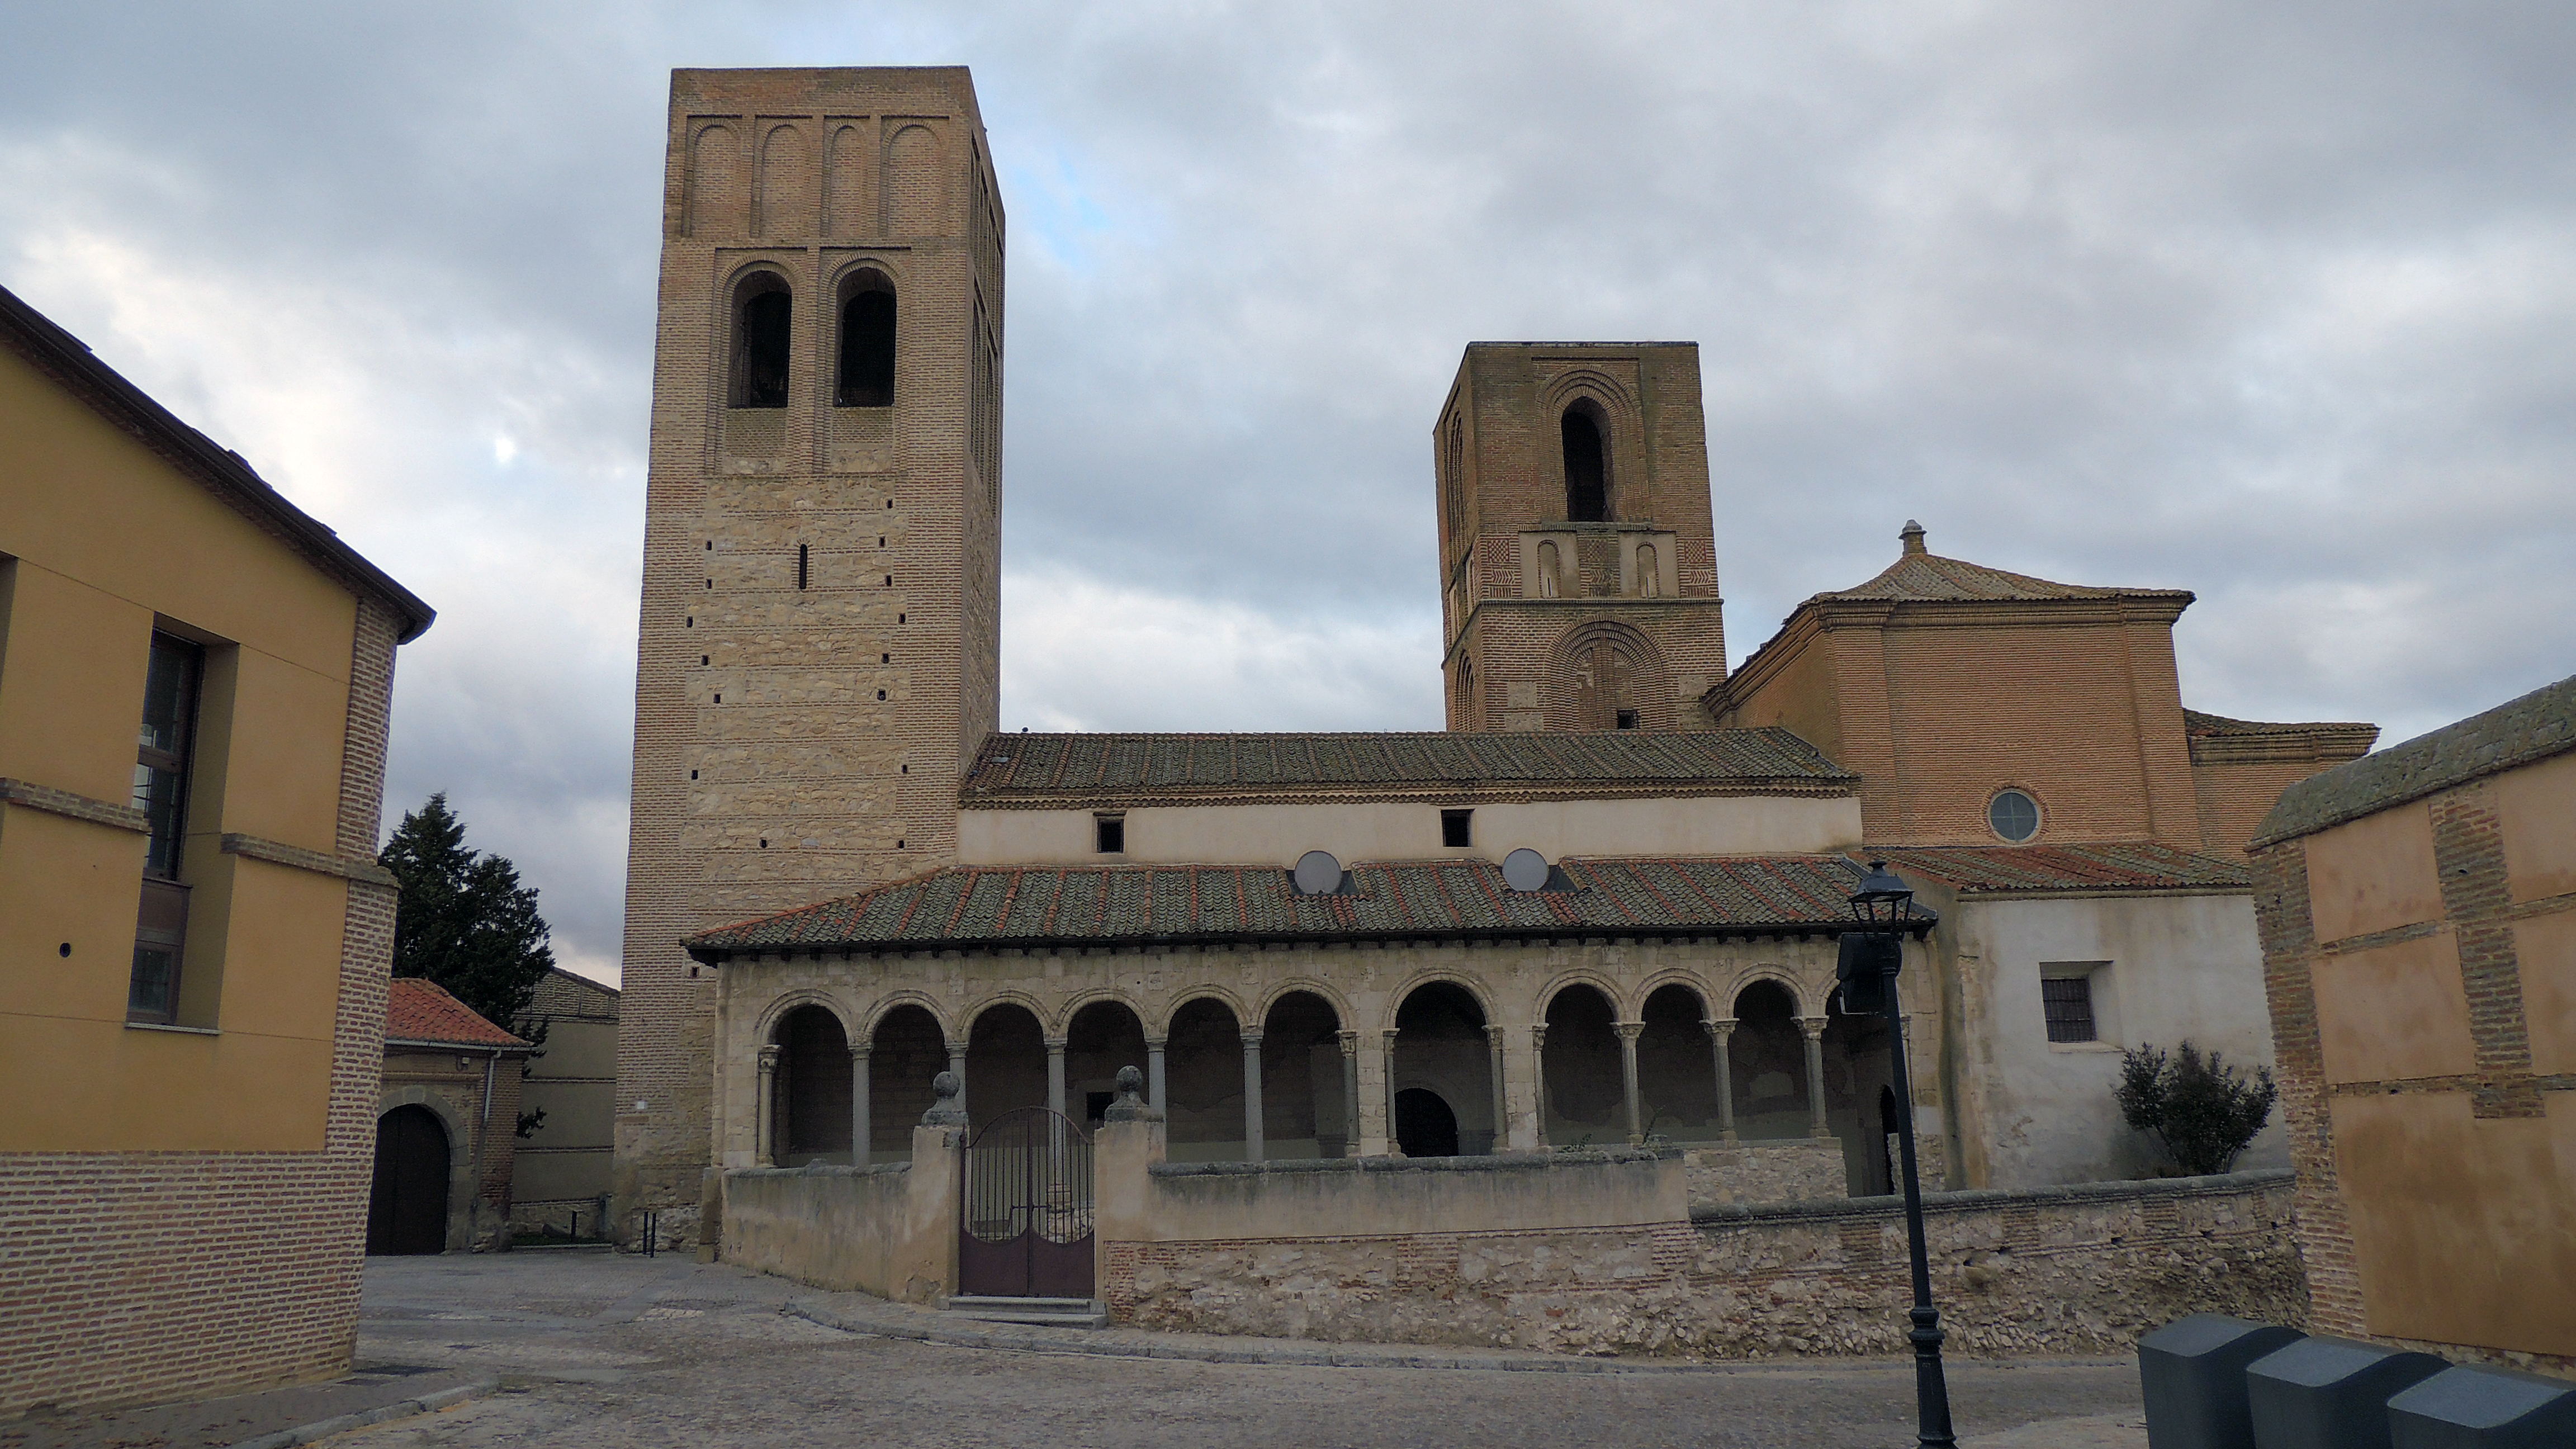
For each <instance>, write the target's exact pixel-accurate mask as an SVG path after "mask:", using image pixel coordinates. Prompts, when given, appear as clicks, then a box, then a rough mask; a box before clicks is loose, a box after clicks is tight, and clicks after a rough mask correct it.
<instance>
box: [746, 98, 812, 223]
mask: <svg viewBox="0 0 2576 1449" xmlns="http://www.w3.org/2000/svg"><path fill="white" fill-rule="evenodd" d="M811 175H812V170H811V168H810V167H808V166H807V165H806V158H805V133H804V132H803V131H802V130H800V129H798V128H797V127H796V126H795V125H793V124H792V123H791V124H784V125H776V126H772V127H770V128H769V130H768V132H767V133H766V134H764V135H763V136H762V137H761V138H760V200H759V210H760V234H761V235H762V236H802V235H804V234H805V232H806V231H807V230H808V229H810V228H811V227H812V225H813V221H814V195H813V188H812V186H811V185H810V183H809V178H810V177H811Z"/></svg>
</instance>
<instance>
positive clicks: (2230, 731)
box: [2182, 709, 2379, 737]
mask: <svg viewBox="0 0 2576 1449" xmlns="http://www.w3.org/2000/svg"><path fill="white" fill-rule="evenodd" d="M2182 727H2183V733H2184V734H2187V735H2200V736H2204V737H2206V736H2211V735H2304V734H2314V733H2316V732H2317V731H2319V730H2332V731H2336V732H2339V733H2340V732H2344V731H2350V730H2368V731H2370V732H2371V733H2372V734H2374V735H2375V734H2377V733H2378V732H2379V726H2377V725H2374V724H2363V723H2359V722H2356V721H2351V720H2310V721H2307V722H2305V723H2299V724H2281V723H2272V722H2269V721H2265V720H2252V719H2230V718H2228V717H2227V716H2226V715H2223V714H2210V713H2208V712H2207V711H2205V710H2197V709H2186V710H2184V711H2183V712H2182Z"/></svg>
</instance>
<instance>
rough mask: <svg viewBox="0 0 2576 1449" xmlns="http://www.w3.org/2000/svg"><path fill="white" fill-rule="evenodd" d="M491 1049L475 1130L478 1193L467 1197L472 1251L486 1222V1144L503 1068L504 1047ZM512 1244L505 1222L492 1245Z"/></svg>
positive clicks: (497, 1248) (498, 1249)
mask: <svg viewBox="0 0 2576 1449" xmlns="http://www.w3.org/2000/svg"><path fill="white" fill-rule="evenodd" d="M491 1052H492V1054H491V1055H490V1056H489V1057H486V1058H484V1061H483V1121H482V1123H481V1125H480V1126H478V1127H476V1128H475V1129H474V1186H473V1188H472V1189H471V1191H472V1192H473V1194H474V1195H473V1196H472V1197H471V1198H469V1199H467V1201H468V1202H470V1203H471V1204H472V1205H473V1207H472V1210H471V1212H470V1214H469V1220H470V1225H469V1228H468V1231H467V1237H466V1243H465V1250H466V1251H467V1252H469V1253H470V1252H472V1251H474V1242H473V1236H472V1233H473V1228H474V1227H477V1226H479V1225H480V1224H481V1223H482V1221H483V1147H484V1144H485V1143H487V1142H489V1141H490V1140H491V1138H492V1078H493V1076H494V1074H495V1073H497V1072H499V1071H500V1069H501V1049H500V1048H499V1047H493V1048H492V1049H491ZM509 1246H510V1242H509V1224H508V1223H507V1222H504V1223H503V1224H502V1225H501V1230H500V1231H499V1232H496V1233H494V1234H493V1236H492V1248H493V1251H495V1252H501V1251H505V1250H507V1249H508V1247H509Z"/></svg>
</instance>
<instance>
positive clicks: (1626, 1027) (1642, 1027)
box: [1610, 1021, 1646, 1045]
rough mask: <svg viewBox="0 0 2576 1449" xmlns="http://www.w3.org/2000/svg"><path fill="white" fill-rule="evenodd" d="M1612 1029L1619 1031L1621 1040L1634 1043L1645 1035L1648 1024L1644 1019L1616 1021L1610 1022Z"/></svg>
mask: <svg viewBox="0 0 2576 1449" xmlns="http://www.w3.org/2000/svg"><path fill="white" fill-rule="evenodd" d="M1610 1029H1611V1030H1612V1031H1615V1032H1617V1033H1619V1040H1621V1041H1623V1042H1627V1043H1629V1044H1630V1045H1634V1044H1635V1043H1636V1040H1637V1038H1638V1037H1641V1036H1643V1035H1645V1033H1646V1024H1645V1023H1644V1022H1642V1021H1614V1022H1612V1023H1610Z"/></svg>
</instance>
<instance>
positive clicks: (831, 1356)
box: [329, 1252, 2146, 1449]
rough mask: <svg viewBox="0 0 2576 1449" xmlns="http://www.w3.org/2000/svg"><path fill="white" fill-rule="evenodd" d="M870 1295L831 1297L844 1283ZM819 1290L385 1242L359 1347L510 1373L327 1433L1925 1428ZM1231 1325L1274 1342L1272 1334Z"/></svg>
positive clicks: (1785, 1372)
mask: <svg viewBox="0 0 2576 1449" xmlns="http://www.w3.org/2000/svg"><path fill="white" fill-rule="evenodd" d="M854 1297H855V1295H830V1299H831V1301H832V1302H834V1303H838V1304H843V1305H847V1304H849V1303H850V1302H851V1301H852V1300H853V1299H854ZM815 1298H816V1295H813V1294H812V1293H811V1292H810V1291H809V1290H805V1289H801V1288H799V1287H797V1286H796V1285H794V1284H791V1283H787V1282H784V1281H782V1280H779V1279H774V1278H763V1277H759V1276H756V1275H753V1274H750V1273H746V1272H743V1271H741V1270H739V1269H735V1268H730V1267H726V1266H723V1265H720V1264H718V1265H701V1264H697V1263H693V1262H690V1261H688V1260H686V1259H681V1258H670V1257H665V1258H655V1259H649V1260H648V1259H643V1258H636V1257H610V1256H608V1255H605V1254H598V1253H566V1252H521V1253H513V1254H507V1255H485V1256H479V1257H465V1256H456V1257H441V1258H379V1259H371V1260H370V1261H369V1263H368V1265H367V1296H366V1308H365V1314H364V1318H363V1320H362V1322H361V1324H360V1328H359V1335H360V1336H359V1356H360V1358H361V1359H362V1360H366V1361H375V1362H386V1363H398V1364H414V1365H423V1366H430V1367H436V1368H440V1369H444V1370H464V1371H474V1372H481V1373H486V1374H494V1375H498V1376H499V1377H500V1379H501V1384H502V1388H501V1390H500V1391H499V1392H497V1393H495V1394H492V1395H490V1396H489V1397H486V1398H483V1399H480V1400H477V1401H475V1402H473V1403H469V1404H466V1405H464V1406H462V1407H459V1408H455V1409H450V1410H447V1411H445V1412H443V1413H439V1414H435V1415H428V1416H423V1417H420V1418H414V1419H408V1420H403V1421H401V1422H398V1423H393V1424H386V1425H381V1426H378V1427H376V1428H373V1429H367V1430H362V1431H359V1432H357V1433H353V1434H348V1435H344V1436H341V1437H338V1438H334V1439H332V1440H330V1441H329V1442H330V1443H331V1444H332V1445H334V1446H335V1449H430V1446H483V1445H535V1444H543V1445H548V1446H556V1445H561V1446H567V1449H591V1446H601V1449H606V1446H628V1445H636V1446H643V1445H681V1444H686V1445H706V1446H768V1445H780V1446H785V1445H796V1446H815V1445H837V1444H867V1445H871V1446H877V1445H883V1446H889V1449H911V1446H922V1449H929V1446H939V1449H950V1446H968V1445H977V1446H980V1445H1028V1444H1041V1445H1045V1446H1047V1449H1085V1446H1093V1445H1100V1446H1109V1445H1116V1446H1131V1445H1132V1446H1163V1445H1171V1446H1181V1445H1188V1446H1193V1449H1196V1446H1203V1445H1229V1444H1237V1443H1257V1444H1260V1445H1262V1446H1263V1449H1303V1446H1343V1445H1353V1446H1356V1445H1446V1444H1460V1445H1475V1446H1480V1449H1481V1446H1486V1445H1518V1444H1585V1445H1589V1444H1594V1443H1600V1442H1616V1443H1618V1444H1621V1445H1622V1446H1657V1445H1685V1444H1687V1445H1724V1446H1730V1449H1735V1446H1742V1449H1753V1446H1784V1449H1786V1446H1809V1445H1815V1446H1824V1445H1832V1446H1837V1449H1839V1446H1866V1445H1888V1446H1897V1445H1906V1444H1911V1443H1913V1442H1914V1435H1913V1428H1912V1423H1913V1410H1914V1392H1913V1372H1912V1366H1911V1364H1910V1363H1890V1362H1884V1361H1866V1362H1856V1361H1849V1360H1799V1361H1786V1362H1771V1363H1764V1364H1758V1365H1711V1366H1702V1367H1686V1368H1676V1367H1673V1366H1670V1365H1660V1364H1657V1365H1653V1366H1652V1367H1653V1368H1654V1369H1655V1370H1656V1371H1648V1372H1636V1373H1628V1372H1610V1373H1601V1372H1592V1373H1538V1372H1510V1371H1503V1370H1498V1369H1494V1368H1490V1367H1480V1368H1462V1367H1439V1366H1436V1365H1439V1364H1443V1363H1452V1362H1482V1363H1491V1362H1492V1361H1493V1360H1494V1356H1493V1355H1490V1354H1464V1353H1461V1354H1457V1355H1449V1354H1447V1353H1446V1352H1445V1351H1443V1350H1437V1349H1407V1350H1404V1351H1403V1352H1405V1353H1406V1354H1407V1355H1409V1356H1412V1357H1414V1358H1416V1359H1418V1360H1420V1361H1422V1362H1423V1363H1424V1364H1426V1365H1432V1366H1421V1367H1383V1368H1381V1367H1321V1366H1312V1365H1303V1364H1293V1363H1210V1362H1200V1361H1191V1360H1177V1359H1168V1358H1136V1357H1104V1356H1099V1355H1096V1354H1087V1355H1073V1354H1065V1353H1059V1352H1044V1351H1030V1350H1028V1349H1025V1348H1023V1349H1005V1348H994V1347H973V1346H961V1345H957V1344H948V1343H937V1342H923V1341H919V1340H918V1339H915V1338H907V1337H894V1336H887V1335H884V1334H879V1333H875V1332H870V1333H849V1332H844V1331H842V1330H840V1329H835V1328H829V1327H825V1326H823V1325H822V1324H820V1323H816V1322H813V1321H811V1320H810V1319H808V1318H805V1317H800V1316H796V1315H793V1314H790V1313H788V1312H785V1311H784V1310H785V1309H786V1308H787V1306H788V1304H789V1303H790V1302H791V1301H797V1302H801V1303H803V1304H805V1305H806V1306H807V1307H808V1309H809V1311H810V1309H811V1307H812V1304H813V1302H814V1300H815ZM858 1301H860V1302H867V1300H858ZM873 1311H874V1312H876V1313H879V1314H882V1315H887V1317H886V1318H885V1321H886V1322H887V1323H889V1324H898V1323H906V1322H908V1323H911V1324H922V1323H927V1322H932V1321H935V1320H934V1319H933V1316H932V1315H928V1314H926V1313H916V1312H915V1311H913V1310H905V1309H900V1308H891V1307H889V1306H887V1305H875V1306H874V1309H873ZM840 1317H841V1318H842V1319H843V1321H856V1320H857V1319H858V1318H859V1315H857V1314H854V1313H843V1314H841V1315H840ZM1121 1337H1126V1335H1121ZM1201 1342H1207V1340H1201ZM1216 1342H1221V1343H1224V1344H1227V1345H1230V1346H1231V1347H1232V1348H1233V1349H1234V1350H1235V1351H1244V1350H1252V1351H1256V1352H1257V1351H1259V1350H1260V1349H1261V1348H1262V1347H1263V1345H1265V1344H1271V1343H1276V1341H1272V1340H1257V1339H1228V1340H1217V1341H1216ZM1168 1346H1171V1347H1179V1348H1183V1349H1187V1347H1188V1346H1187V1345H1186V1344H1173V1345H1168ZM1279 1347H1281V1348H1283V1349H1295V1350H1302V1351H1311V1349H1312V1348H1313V1347H1314V1346H1313V1345H1311V1344H1306V1345H1285V1344H1281V1345H1279ZM1593 1367H1597V1365H1595V1366H1593ZM1950 1384H1951V1396H1952V1401H1953V1403H1954V1405H1955V1407H1956V1410H1957V1415H1958V1420H1959V1430H1960V1432H1961V1434H1962V1436H1963V1440H1964V1442H1966V1443H1968V1444H1974V1445H1981V1446H1982V1449H2133V1446H2143V1445H2144V1444H2145V1442H2146V1438H2145V1433H2144V1431H2143V1429H2142V1428H2139V1427H2137V1417H2136V1416H2137V1404H2138V1390H2137V1374H2136V1370H2135V1369H2134V1368H2133V1367H2131V1366H2130V1365H2128V1364H2124V1363H2117V1362H2106V1361H2091V1362H2049V1363H2036V1362H2034V1363H1997V1362H1977V1361H1964V1362H1955V1363H1953V1364H1952V1365H1951V1372H1950ZM1987 1436H1998V1437H1987Z"/></svg>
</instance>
